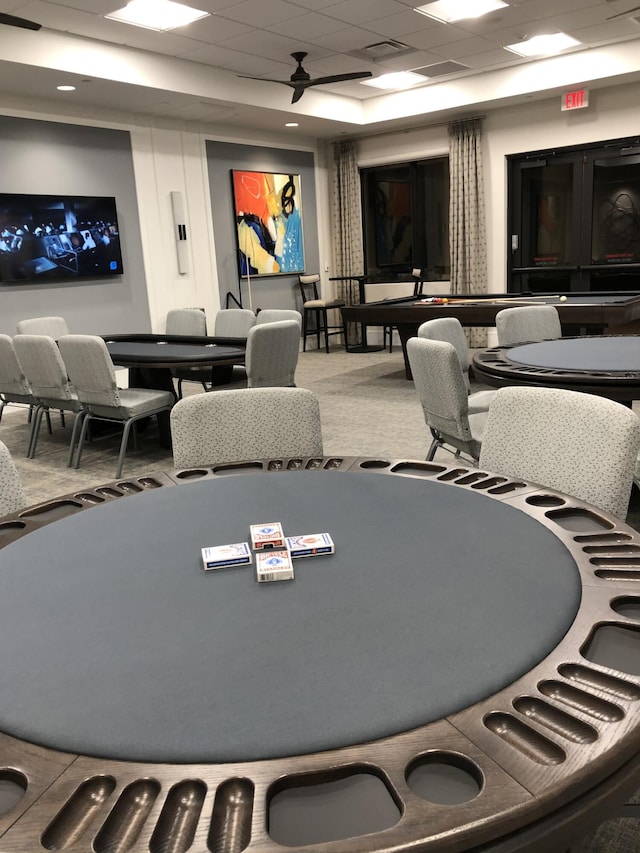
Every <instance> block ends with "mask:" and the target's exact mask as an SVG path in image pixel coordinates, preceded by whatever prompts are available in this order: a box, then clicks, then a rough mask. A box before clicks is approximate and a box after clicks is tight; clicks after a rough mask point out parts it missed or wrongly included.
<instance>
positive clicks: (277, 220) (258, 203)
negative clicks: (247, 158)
mask: <svg viewBox="0 0 640 853" xmlns="http://www.w3.org/2000/svg"><path fill="white" fill-rule="evenodd" d="M300 183H301V182H300V175H299V174H296V173H293V172H267V171H258V170H251V169H231V189H232V196H233V212H234V223H235V229H234V230H235V234H236V246H237V255H238V272H239V275H240V278H247V277H255V278H262V277H266V276H280V275H293V274H299V273H302V272H304V268H305V267H304V234H303V217H302V202H301V188H300Z"/></svg>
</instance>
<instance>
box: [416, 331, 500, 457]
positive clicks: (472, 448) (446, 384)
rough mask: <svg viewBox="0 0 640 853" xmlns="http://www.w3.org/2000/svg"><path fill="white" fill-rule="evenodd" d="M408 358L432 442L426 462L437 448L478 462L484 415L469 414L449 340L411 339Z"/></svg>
mask: <svg viewBox="0 0 640 853" xmlns="http://www.w3.org/2000/svg"><path fill="white" fill-rule="evenodd" d="M407 356H408V357H409V365H410V366H411V372H412V374H413V383H414V385H415V388H416V391H417V393H418V398H419V400H420V403H421V404H422V409H423V411H424V417H425V421H426V423H427V426H428V427H429V430H430V432H431V436H432V439H433V440H432V442H431V446H430V447H429V451H428V453H427V459H428V460H430V459H433V457H434V456H435V453H436V450H437V449H438V447H443V448H445V449H447V450H451V447H453V448H454V449H453V451H452V452H453V453H455V455H456V456H459V455H460V453H466V454H467V455H468V456H470V457H471V459H472V460H474V461H475V460H477V459H478V457H479V455H480V446H481V444H482V438H483V434H484V425H485V423H486V419H487V413H486V412H473V413H470V412H469V397H468V392H467V386H466V385H465V381H464V377H463V375H462V368H461V367H460V361H459V359H458V354H457V352H456V348H455V347H454V346H453V344H451V343H449V342H448V341H432V340H428V339H427V338H411V339H410V340H409V341H408V342H407Z"/></svg>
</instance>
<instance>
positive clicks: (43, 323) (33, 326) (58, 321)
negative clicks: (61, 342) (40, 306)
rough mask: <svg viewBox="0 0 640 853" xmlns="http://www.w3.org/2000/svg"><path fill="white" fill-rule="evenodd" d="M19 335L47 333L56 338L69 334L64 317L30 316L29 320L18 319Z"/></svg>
mask: <svg viewBox="0 0 640 853" xmlns="http://www.w3.org/2000/svg"><path fill="white" fill-rule="evenodd" d="M17 333H18V334H19V335H48V336H49V337H50V338H53V339H54V340H58V338H61V337H62V336H63V335H68V334H69V329H68V327H67V321H66V320H65V319H64V317H32V318H31V319H30V320H20V322H19V323H18V325H17Z"/></svg>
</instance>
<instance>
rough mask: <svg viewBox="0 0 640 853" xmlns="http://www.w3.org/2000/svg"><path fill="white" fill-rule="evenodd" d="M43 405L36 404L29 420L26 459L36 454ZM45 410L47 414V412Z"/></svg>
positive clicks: (43, 410)
mask: <svg viewBox="0 0 640 853" xmlns="http://www.w3.org/2000/svg"><path fill="white" fill-rule="evenodd" d="M44 412H45V409H44V406H38V407H37V408H36V411H35V415H34V417H33V420H32V421H31V430H30V432H29V442H28V444H27V459H33V457H34V456H35V455H36V444H37V443H38V435H39V434H40V424H41V423H42V415H43V414H44ZM48 413H49V412H48V410H47V414H48Z"/></svg>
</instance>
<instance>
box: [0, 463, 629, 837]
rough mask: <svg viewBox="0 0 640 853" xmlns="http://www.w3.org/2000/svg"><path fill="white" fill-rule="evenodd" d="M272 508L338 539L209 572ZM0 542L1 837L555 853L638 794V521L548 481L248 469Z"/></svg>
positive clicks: (33, 511)
mask: <svg viewBox="0 0 640 853" xmlns="http://www.w3.org/2000/svg"><path fill="white" fill-rule="evenodd" d="M265 507H267V509H266V510H265ZM400 507H401V510H400V509H399V508H400ZM389 519H391V520H392V528H393V535H390V534H389V530H390V527H389ZM275 520H280V521H281V522H282V523H283V526H284V528H285V534H287V535H293V534H303V533H305V532H306V533H318V532H325V531H326V532H329V533H331V535H332V536H333V538H334V541H335V546H336V548H335V554H331V555H322V556H317V557H306V558H302V559H300V560H296V561H295V562H294V567H295V579H294V580H293V581H274V582H272V583H266V584H265V583H256V580H255V579H254V566H253V565H250V566H242V567H229V568H223V569H217V570H213V571H204V570H203V564H202V561H201V556H200V549H201V547H203V546H210V545H217V544H222V543H224V542H236V543H237V542H241V541H242V540H243V539H246V538H248V529H249V528H248V525H249V523H260V522H262V523H267V522H270V521H275ZM114 534H116V535H114ZM0 547H1V548H2V561H3V595H2V597H0V623H1V624H2V625H3V632H4V633H3V636H5V637H6V638H8V639H10V640H11V641H10V642H9V641H8V642H6V643H4V644H3V645H2V647H1V648H0V663H1V665H2V677H3V681H2V684H3V689H2V691H1V692H0V755H2V765H1V767H0V806H1V807H0V850H1V851H2V853H25V851H29V853H38V851H43V853H44V851H46V850H65V851H69V853H87V851H89V850H93V851H96V853H125V851H126V853H143V851H147V853H148V851H152V853H160V851H169V850H170V851H173V853H187V851H196V850H197V851H205V850H207V851H212V853H240V851H246V853H253V851H255V853H279V851H282V850H283V849H286V848H288V849H290V850H296V851H302V850H307V851H308V853H321V851H322V853H401V851H405V852H406V853H416V851H418V850H420V851H424V852H425V853H428V852H429V851H432V853H441V851H457V853H461V851H479V850H482V851H483V853H488V851H492V853H515V851H518V853H525V851H526V853H539V851H540V850H542V849H543V850H545V851H549V853H551V851H556V850H558V851H559V850H564V849H566V847H567V846H568V843H569V842H570V841H571V840H572V839H573V838H574V837H576V836H579V835H581V834H583V833H585V832H588V831H589V829H590V828H591V827H592V826H593V825H594V824H597V823H598V822H599V821H601V820H602V819H603V818H604V817H606V816H608V815H609V814H610V811H611V809H612V808H613V807H614V806H615V805H616V804H617V803H620V802H621V801H622V800H623V799H624V798H625V797H626V795H627V793H630V792H631V791H632V790H634V789H635V788H636V787H637V785H638V775H637V774H638V767H639V765H640V713H639V710H638V706H639V703H640V666H639V665H638V660H639V659H640V654H639V648H638V647H639V644H640V594H639V592H638V589H637V585H638V576H639V573H640V534H638V533H637V532H636V531H634V530H632V529H631V528H629V527H628V526H626V525H625V524H624V523H622V522H620V521H619V520H617V519H615V518H613V517H611V516H609V515H607V514H605V513H602V512H600V511H598V510H595V509H594V508H593V507H590V506H588V505H586V504H584V503H583V502H581V501H578V500H576V499H573V498H569V497H567V496H564V495H561V494H559V493H557V492H554V491H553V490H550V489H546V488H543V487H540V486H536V485H533V484H527V483H524V482H522V481H519V480H513V479H511V478H508V477H502V476H497V475H493V474H491V473H489V472H482V471H478V470H474V469H469V468H466V467H464V466H460V465H443V464H438V463H428V462H418V461H408V460H395V461H394V460H388V459H383V458H367V459H364V458H359V459H358V458H348V457H340V456H331V457H321V458H303V459H288V458H283V459H270V460H250V461H247V462H239V463H233V464H227V465H221V466H218V467H216V468H208V467H207V466H202V467H200V468H193V469H187V470H177V471H167V472H162V473H156V474H150V475H148V476H143V477H137V478H131V479H120V480H117V481H114V482H111V483H107V484H105V485H103V486H99V487H95V488H88V489H85V490H83V491H79V492H76V493H72V494H69V495H66V496H63V497H61V498H60V499H57V500H52V501H48V502H46V503H44V504H41V505H38V506H34V507H31V508H28V509H26V510H23V511H21V512H19V513H15V514H13V515H10V516H6V517H5V518H3V519H0ZM10 785H13V786H14V788H16V789H17V792H16V796H15V797H14V798H13V800H12V801H10V802H9V803H5V804H2V798H3V794H4V791H3V790H2V786H5V787H8V786H10Z"/></svg>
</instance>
